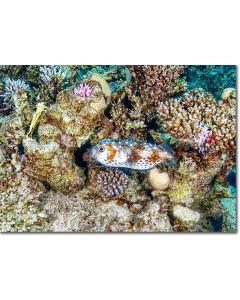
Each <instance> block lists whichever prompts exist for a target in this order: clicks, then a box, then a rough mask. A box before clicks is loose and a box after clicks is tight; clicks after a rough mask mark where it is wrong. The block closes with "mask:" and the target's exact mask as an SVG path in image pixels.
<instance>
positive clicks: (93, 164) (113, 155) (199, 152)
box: [0, 65, 237, 233]
mask: <svg viewBox="0 0 240 300" xmlns="http://www.w3.org/2000/svg"><path fill="white" fill-rule="evenodd" d="M236 73H237V70H236V66H230V65H223V66H219V65H208V66H206V65H188V66H182V65H126V66H124V65H4V66H0V231H1V232H135V233H137V232H175V233H176V232H203V233H207V232H225V233H226V232H229V233H230V232H236V231H237V216H236V209H237V204H236V113H237V109H236V102H237V93H236Z"/></svg>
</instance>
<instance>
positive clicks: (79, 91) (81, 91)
mask: <svg viewBox="0 0 240 300" xmlns="http://www.w3.org/2000/svg"><path fill="white" fill-rule="evenodd" d="M74 94H76V95H79V96H81V97H84V98H86V97H89V96H91V94H92V88H91V87H90V85H88V84H87V83H81V84H80V85H79V86H78V87H76V88H75V89H74Z"/></svg>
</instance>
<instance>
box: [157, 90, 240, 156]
mask: <svg viewBox="0 0 240 300" xmlns="http://www.w3.org/2000/svg"><path fill="white" fill-rule="evenodd" d="M157 112H158V115H159V119H160V122H161V124H162V128H163V130H164V131H165V132H167V133H170V134H172V135H173V136H175V137H177V138H178V139H179V142H180V144H183V145H185V144H190V145H191V146H192V147H194V148H195V149H197V150H198V151H199V152H201V153H202V154H204V155H205V154H206V155H208V154H215V155H218V154H219V153H220V154H221V153H227V154H229V155H231V156H233V157H234V156H235V150H236V106H235V104H233V103H232V102H231V103H230V102H229V101H220V102H217V101H216V100H215V99H214V98H213V96H212V95H211V94H209V93H205V92H204V91H203V90H202V89H196V90H192V91H190V92H187V93H185V94H184V95H183V96H182V97H180V98H178V99H170V100H168V101H166V102H164V103H160V104H159V106H158V109H157Z"/></svg>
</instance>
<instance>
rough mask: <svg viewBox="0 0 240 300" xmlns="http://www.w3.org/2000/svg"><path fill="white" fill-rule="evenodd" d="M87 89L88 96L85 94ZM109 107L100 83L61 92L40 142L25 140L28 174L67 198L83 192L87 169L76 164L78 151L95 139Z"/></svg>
mask: <svg viewBox="0 0 240 300" xmlns="http://www.w3.org/2000/svg"><path fill="white" fill-rule="evenodd" d="M103 82H104V80H103V79H102V81H101V83H102V84H103ZM106 85H107V83H105V85H104V90H106ZM85 87H88V93H86V92H85V93H84V90H82V91H81V89H84V88H85ZM108 96H109V95H108ZM106 106H107V102H106V98H105V93H104V92H103V89H102V86H101V84H100V83H99V80H98V81H94V80H88V81H85V82H84V83H82V84H81V85H80V87H78V88H76V89H75V90H72V89H67V90H63V91H62V92H60V93H59V94H58V96H57V101H56V103H55V104H53V105H51V106H50V107H49V108H47V109H45V111H44V112H43V113H42V116H41V119H40V121H39V127H38V139H39V141H36V140H34V139H33V138H31V137H26V138H24V141H23V146H24V150H25V155H26V166H27V167H26V169H27V172H28V173H29V174H31V175H32V176H34V177H35V178H37V179H39V180H41V181H46V182H47V183H48V184H49V185H50V187H51V188H53V189H54V190H57V191H61V192H62V193H65V194H67V193H69V192H71V191H74V190H77V189H80V188H81V187H82V186H83V185H84V183H85V176H84V172H83V169H81V168H80V167H78V166H77V165H76V164H75V157H74V149H75V148H76V147H81V146H82V145H83V144H84V143H85V142H86V141H87V140H88V139H89V137H90V136H91V135H92V133H93V132H94V129H95V128H96V126H97V124H98V122H99V119H100V118H101V117H102V116H103V113H104V109H105V108H106Z"/></svg>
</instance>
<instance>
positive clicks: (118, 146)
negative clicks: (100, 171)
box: [91, 139, 173, 170]
mask: <svg viewBox="0 0 240 300" xmlns="http://www.w3.org/2000/svg"><path fill="white" fill-rule="evenodd" d="M91 154H92V157H93V158H94V159H95V160H96V161H97V162H99V163H100V164H102V165H104V166H107V167H117V168H129V169H132V170H149V169H151V168H153V167H155V166H156V165H158V164H161V163H163V162H167V161H169V160H171V159H173V155H172V154H171V153H170V152H169V151H167V150H166V149H165V148H164V147H163V146H161V145H151V144H149V143H140V142H136V141H131V140H122V141H121V140H120V141H117V140H110V139H105V140H101V141H100V142H98V144H97V145H95V146H93V147H92V149H91Z"/></svg>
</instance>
